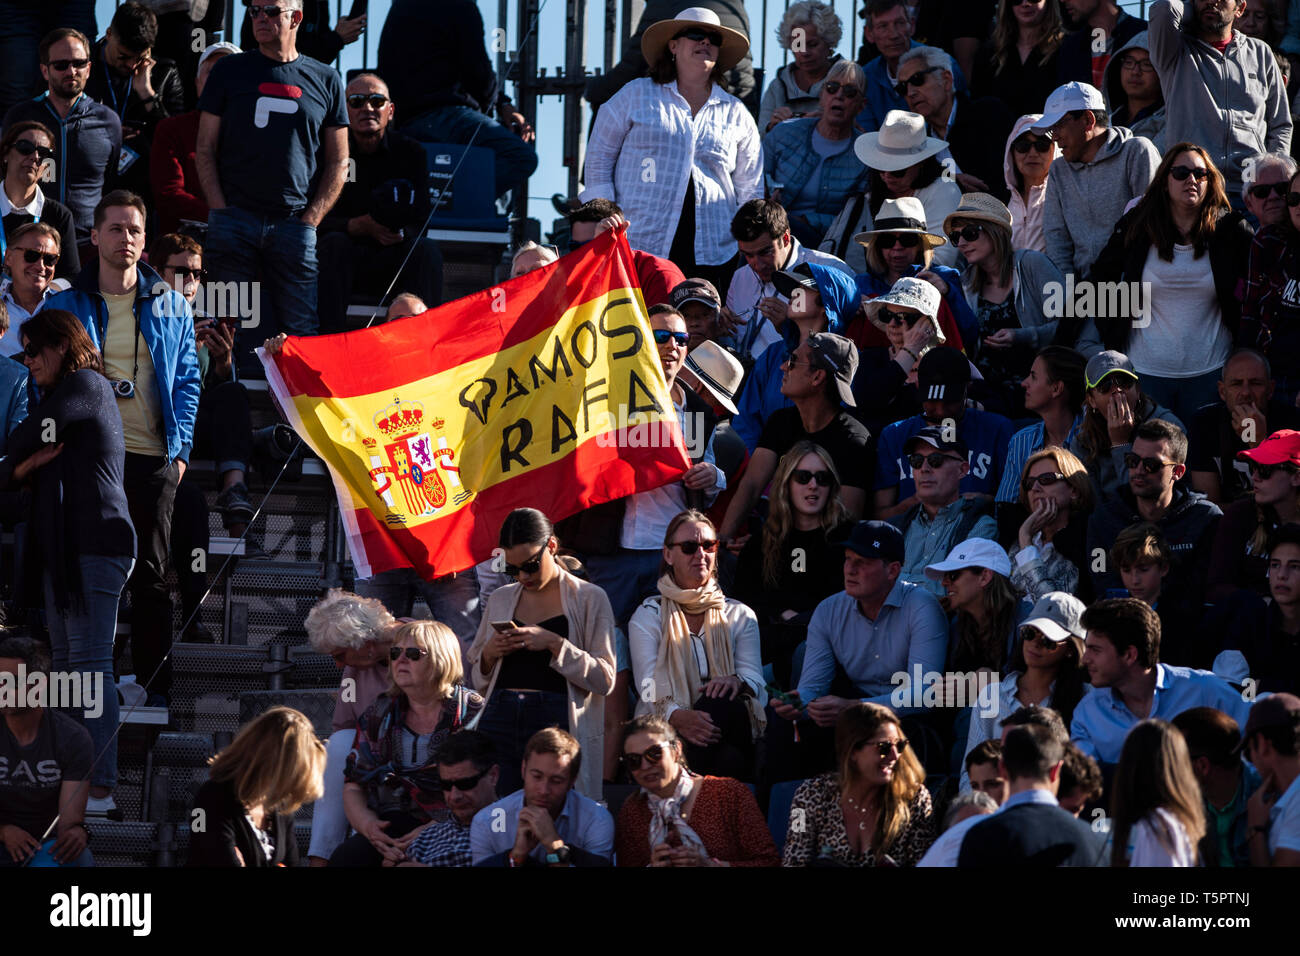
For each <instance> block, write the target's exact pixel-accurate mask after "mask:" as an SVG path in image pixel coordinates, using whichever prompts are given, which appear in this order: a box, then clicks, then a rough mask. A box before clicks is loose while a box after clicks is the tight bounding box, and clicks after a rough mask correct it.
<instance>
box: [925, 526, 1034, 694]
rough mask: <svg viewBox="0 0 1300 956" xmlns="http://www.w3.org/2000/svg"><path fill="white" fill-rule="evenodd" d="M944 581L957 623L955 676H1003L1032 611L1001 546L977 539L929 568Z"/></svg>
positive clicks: (951, 653)
mask: <svg viewBox="0 0 1300 956" xmlns="http://www.w3.org/2000/svg"><path fill="white" fill-rule="evenodd" d="M925 576H926V577H928V578H929V579H930V580H931V581H942V582H943V588H944V592H945V594H944V604H945V606H946V607H947V609H948V611H949V613H951V614H952V615H954V617H955V620H954V622H953V626H952V628H951V630H950V637H949V640H948V664H947V668H946V669H947V670H948V671H949V672H953V673H956V672H959V671H960V672H971V671H979V670H987V671H992V672H993V673H994V675H995V676H996V675H997V674H1001V673H1002V671H1003V670H1005V669H1006V663H1007V656H1008V654H1009V653H1010V650H1011V646H1012V644H1013V642H1014V641H1015V633H1016V629H1017V628H1018V627H1019V625H1020V622H1021V621H1022V620H1023V619H1024V617H1025V614H1026V613H1027V612H1028V611H1029V605H1027V604H1024V602H1023V601H1022V600H1021V595H1020V592H1019V591H1018V590H1016V587H1015V585H1014V584H1012V583H1011V562H1010V561H1008V560H1007V553H1006V552H1005V551H1003V550H1002V548H1001V547H1000V546H999V545H998V543H997V542H996V541H989V540H987V539H984V538H971V539H968V540H966V541H962V542H959V543H958V544H956V545H954V546H953V548H952V550H951V551H950V552H948V556H947V557H946V558H944V559H943V560H942V561H940V562H938V563H937V564H931V565H929V566H927V567H926V569H925Z"/></svg>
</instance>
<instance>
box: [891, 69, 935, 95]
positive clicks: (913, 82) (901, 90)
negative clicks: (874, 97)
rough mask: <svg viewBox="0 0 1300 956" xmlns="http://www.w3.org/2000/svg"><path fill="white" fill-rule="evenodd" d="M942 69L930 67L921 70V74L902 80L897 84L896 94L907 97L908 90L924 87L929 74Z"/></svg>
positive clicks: (895, 87) (914, 74)
mask: <svg viewBox="0 0 1300 956" xmlns="http://www.w3.org/2000/svg"><path fill="white" fill-rule="evenodd" d="M942 69H943V67H941V66H932V67H929V68H928V69H925V70H921V71H920V72H919V73H913V74H912V75H911V76H909V77H908V78H907V79H905V80H900V81H899V82H897V83H895V84H894V92H895V93H897V94H898V95H899V96H907V88H908V87H909V86H921V85H923V84H924V83H925V75H926V74H927V73H934V72H935V71H936V70H942Z"/></svg>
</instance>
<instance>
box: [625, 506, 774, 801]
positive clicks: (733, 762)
mask: <svg viewBox="0 0 1300 956" xmlns="http://www.w3.org/2000/svg"><path fill="white" fill-rule="evenodd" d="M717 558H718V532H717V529H716V528H715V527H714V526H713V522H712V521H710V520H709V519H708V517H707V516H706V515H704V514H702V513H701V512H699V511H683V512H682V513H681V514H679V515H677V517H675V518H673V520H672V521H671V522H669V524H668V531H667V533H666V534H665V535H664V551H663V563H662V565H661V566H660V576H659V595H658V596H657V597H650V598H647V599H646V600H645V601H643V602H642V604H641V606H640V607H639V608H637V609H636V612H635V613H634V614H633V615H632V620H631V622H630V624H629V627H628V641H629V644H630V646H631V651H632V674H633V681H634V690H635V691H636V693H637V699H638V703H637V715H638V716H640V715H641V714H647V713H653V714H655V715H657V716H659V717H663V718H664V719H665V720H667V721H668V723H669V724H671V725H672V727H673V729H674V730H676V731H677V733H679V734H680V735H681V736H682V737H683V738H684V739H685V741H686V757H687V759H688V760H689V761H690V764H691V766H693V767H695V768H696V769H697V770H699V771H700V772H701V773H711V774H714V775H716V776H720V777H736V778H738V779H741V780H745V779H752V774H753V770H754V741H755V740H757V739H758V736H759V735H760V734H761V733H762V732H763V728H764V727H765V726H766V725H767V720H766V718H765V717H764V714H763V708H764V707H765V706H766V704H767V694H766V692H765V691H764V685H765V682H764V680H763V671H762V664H761V661H760V650H759V648H760V639H759V631H758V619H757V618H756V617H755V616H754V612H753V611H751V610H750V609H749V608H747V607H746V606H745V605H743V604H741V603H740V602H739V601H734V600H732V599H731V598H728V597H726V596H724V595H723V593H722V589H721V588H720V587H719V586H718V577H717Z"/></svg>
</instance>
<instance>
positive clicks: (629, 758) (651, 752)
mask: <svg viewBox="0 0 1300 956" xmlns="http://www.w3.org/2000/svg"><path fill="white" fill-rule="evenodd" d="M663 759H664V745H663V744H655V745H654V746H653V747H647V748H646V749H645V752H644V753H639V754H623V763H624V764H625V765H626V766H627V769H628V770H631V771H632V772H633V773H635V772H636V771H638V770H640V769H641V761H642V760H644V761H645V762H646V763H648V764H651V765H652V766H658V764H659V761H661V760H663Z"/></svg>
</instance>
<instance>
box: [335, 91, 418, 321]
mask: <svg viewBox="0 0 1300 956" xmlns="http://www.w3.org/2000/svg"><path fill="white" fill-rule="evenodd" d="M345 92H346V98H347V104H348V156H349V157H350V159H351V168H350V170H349V176H348V181H347V182H346V183H345V184H344V186H343V192H342V193H340V194H339V201H338V202H337V203H335V204H334V208H333V209H331V210H330V211H329V212H328V213H327V214H326V216H325V218H324V219H322V220H321V224H320V228H319V229H318V230H317V239H318V242H319V245H318V247H317V255H318V257H319V258H320V285H319V288H320V297H319V298H320V315H321V331H322V332H326V333H329V332H344V331H347V328H346V323H347V307H348V303H349V302H350V301H351V299H352V296H353V295H354V294H355V293H364V294H368V295H374V296H380V295H383V293H384V292H385V290H386V289H387V288H388V284H389V282H390V281H392V278H393V275H394V274H395V273H396V272H397V270H398V268H399V267H401V266H402V265H403V262H405V268H403V269H402V272H401V277H400V278H399V279H398V280H397V288H399V289H407V290H409V291H411V292H413V293H415V294H416V295H418V296H419V297H420V298H421V299H423V300H424V302H426V303H427V304H428V305H429V306H430V307H432V306H436V305H439V304H441V302H442V253H441V252H440V251H439V250H438V244H437V243H436V242H434V241H433V240H432V239H429V238H427V237H426V236H424V235H422V234H421V232H420V227H421V226H423V225H424V221H425V219H426V218H427V217H428V215H429V190H428V189H427V188H425V186H424V184H425V183H427V181H428V177H429V173H428V168H429V157H428V155H427V154H426V153H425V151H424V147H423V146H421V145H420V144H419V143H417V142H416V141H415V140H413V139H411V138H410V137H409V136H404V135H402V134H401V133H399V132H398V131H397V129H396V127H395V126H393V115H394V107H393V101H392V99H391V98H390V95H389V92H388V84H387V83H385V82H384V81H383V79H381V78H380V77H379V75H378V74H377V73H359V74H357V75H356V76H354V77H353V78H352V80H351V82H349V83H348V85H347V90H346V91H345ZM412 245H414V247H415V249H414V251H413V252H412V251H411V247H412ZM408 252H409V253H410V258H409V259H407V258H406V256H407V254H408Z"/></svg>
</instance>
